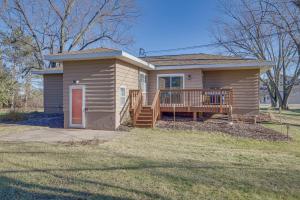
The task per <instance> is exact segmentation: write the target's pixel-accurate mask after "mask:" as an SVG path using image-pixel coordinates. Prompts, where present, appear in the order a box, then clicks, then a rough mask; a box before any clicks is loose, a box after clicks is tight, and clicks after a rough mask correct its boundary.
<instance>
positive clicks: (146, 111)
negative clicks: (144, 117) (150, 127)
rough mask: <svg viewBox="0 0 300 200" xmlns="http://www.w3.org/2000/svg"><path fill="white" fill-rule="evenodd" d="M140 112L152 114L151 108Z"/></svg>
mask: <svg viewBox="0 0 300 200" xmlns="http://www.w3.org/2000/svg"><path fill="white" fill-rule="evenodd" d="M140 113H149V114H152V112H151V110H141V112H140Z"/></svg>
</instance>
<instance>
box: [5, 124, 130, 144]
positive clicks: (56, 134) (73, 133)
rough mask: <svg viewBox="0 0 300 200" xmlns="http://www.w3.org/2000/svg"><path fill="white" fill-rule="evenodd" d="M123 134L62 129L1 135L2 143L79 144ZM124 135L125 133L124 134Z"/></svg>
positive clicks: (105, 139) (109, 138)
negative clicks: (78, 142) (79, 142)
mask: <svg viewBox="0 0 300 200" xmlns="http://www.w3.org/2000/svg"><path fill="white" fill-rule="evenodd" d="M120 134H121V132H117V131H102V130H86V129H60V128H45V129H38V130H27V131H24V132H22V133H10V134H5V135H0V141H6V142H46V143H57V142H77V141H84V140H93V139H98V140H104V141H107V140H111V139H113V138H115V137H117V136H119V135H120ZM122 134H124V132H122Z"/></svg>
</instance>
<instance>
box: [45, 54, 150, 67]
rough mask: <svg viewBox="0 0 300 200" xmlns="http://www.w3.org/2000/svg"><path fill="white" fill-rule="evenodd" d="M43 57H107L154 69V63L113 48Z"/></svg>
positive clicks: (83, 58) (67, 59) (52, 59)
mask: <svg viewBox="0 0 300 200" xmlns="http://www.w3.org/2000/svg"><path fill="white" fill-rule="evenodd" d="M44 58H45V59H46V60H49V61H56V62H57V61H60V62H61V61H70V60H95V59H109V58H118V59H120V60H123V61H126V62H128V63H131V64H134V65H136V66H139V67H141V68H144V69H147V70H154V69H155V67H154V65H152V64H150V63H148V62H146V61H144V60H142V59H140V58H137V57H135V56H133V55H131V54H129V53H127V52H124V51H119V50H114V51H103V52H86V53H84V52H83V53H80V52H79V53H69V54H67V53H65V54H54V55H45V56H44Z"/></svg>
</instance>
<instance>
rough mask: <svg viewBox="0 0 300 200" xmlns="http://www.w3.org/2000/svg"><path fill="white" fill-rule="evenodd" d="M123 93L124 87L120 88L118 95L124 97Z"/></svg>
mask: <svg viewBox="0 0 300 200" xmlns="http://www.w3.org/2000/svg"><path fill="white" fill-rule="evenodd" d="M125 95H126V94H125V88H120V96H121V97H124V96H125Z"/></svg>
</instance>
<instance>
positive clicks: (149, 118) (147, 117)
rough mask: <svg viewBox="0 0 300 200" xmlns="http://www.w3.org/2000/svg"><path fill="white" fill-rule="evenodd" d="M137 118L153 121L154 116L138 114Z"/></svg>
mask: <svg viewBox="0 0 300 200" xmlns="http://www.w3.org/2000/svg"><path fill="white" fill-rule="evenodd" d="M137 120H150V121H152V116H138V118H137Z"/></svg>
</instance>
